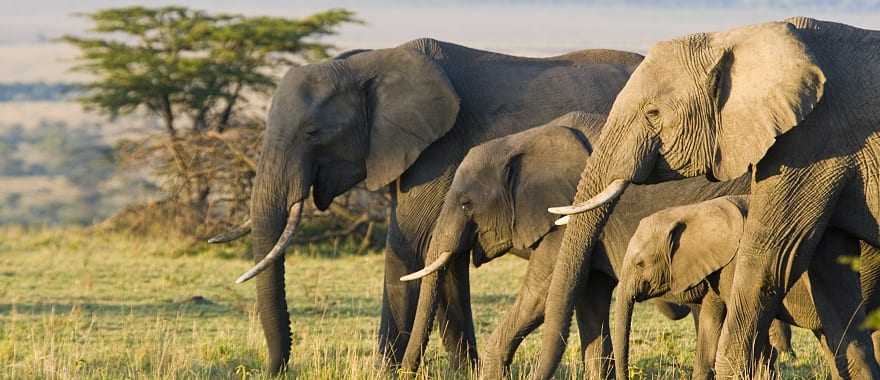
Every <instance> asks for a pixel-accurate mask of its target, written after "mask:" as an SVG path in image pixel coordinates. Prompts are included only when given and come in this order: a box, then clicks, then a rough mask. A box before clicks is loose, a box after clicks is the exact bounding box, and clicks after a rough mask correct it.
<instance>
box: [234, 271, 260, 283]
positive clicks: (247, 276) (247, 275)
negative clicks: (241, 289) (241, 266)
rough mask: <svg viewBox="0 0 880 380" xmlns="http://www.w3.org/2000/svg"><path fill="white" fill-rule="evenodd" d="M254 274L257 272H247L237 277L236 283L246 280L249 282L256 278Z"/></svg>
mask: <svg viewBox="0 0 880 380" xmlns="http://www.w3.org/2000/svg"><path fill="white" fill-rule="evenodd" d="M254 276H256V274H252V273H245V274H243V275H241V276H240V277H238V278H237V279H235V283H236V284H244V283H245V282H248V280H250V279H252V278H254Z"/></svg>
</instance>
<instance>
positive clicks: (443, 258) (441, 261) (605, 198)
mask: <svg viewBox="0 0 880 380" xmlns="http://www.w3.org/2000/svg"><path fill="white" fill-rule="evenodd" d="M628 185H629V181H624V180H622V179H615V180H614V181H611V183H610V184H608V187H606V188H605V190H602V192H601V193H599V194H596V196H595V197H593V198H591V199H590V200H588V201H586V202H582V203H578V204H576V205H571V206H563V207H551V208H549V209H547V211H550V212H551V213H553V214H561V215H565V216H563V217H561V218H559V219H557V220H556V222H555V224H556V225H557V226H562V225H565V224H568V221H569V220H570V218H571V215H572V214H580V213H582V212H585V211H589V210H592V209H594V208H596V207H599V206H601V205H603V204H605V203H608V202H610V201H613V200H614V199H616V198H617V197H619V196H620V194H622V193H623V191H624V190H626V187H627V186H628ZM451 257H452V252H448V251H447V252H443V253H441V254H440V257H438V258H437V260H434V262H432V263H431V264H428V266H426V267H424V268H422V269H421V270H420V271H418V272H413V273H410V274H408V275H406V276H403V277H401V278H400V281H412V280H418V279H420V278H422V277H425V276H427V275H429V274H431V273H434V272H436V271H437V270H439V269H440V268H443V267H444V266H445V265H446V263H447V262H448V261H449V258H451Z"/></svg>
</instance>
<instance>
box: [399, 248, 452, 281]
mask: <svg viewBox="0 0 880 380" xmlns="http://www.w3.org/2000/svg"><path fill="white" fill-rule="evenodd" d="M450 257H452V252H449V251H446V252H443V253H441V254H440V257H438V258H437V260H434V262H433V263H431V264H428V266H426V267H424V268H422V270H420V271H418V272H413V273H410V274H408V275H406V276H403V277H401V278H400V281H412V280H418V279H420V278H422V277H425V276H427V275H429V274H431V273H434V272H436V271H437V270H439V269H440V268H442V267H443V266H445V265H446V262H448V261H449V258H450Z"/></svg>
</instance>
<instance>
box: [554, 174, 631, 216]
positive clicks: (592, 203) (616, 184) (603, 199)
mask: <svg viewBox="0 0 880 380" xmlns="http://www.w3.org/2000/svg"><path fill="white" fill-rule="evenodd" d="M628 185H629V181H624V180H622V179H615V180H614V181H611V183H610V184H608V187H606V188H605V190H602V192H601V193H599V194H596V196H595V197H593V198H591V199H590V200H588V201H586V202H581V203H578V204H576V205H571V206H562V207H551V208H548V209H547V211H550V213H551V214H559V215H571V214H580V213H582V212H584V211H589V210H592V209H594V208H596V207H599V206H601V205H603V204H605V203H608V202H610V201H612V200H614V199H615V198H617V197H619V196H620V194H621V193H623V191H624V190H626V187H627V186H628Z"/></svg>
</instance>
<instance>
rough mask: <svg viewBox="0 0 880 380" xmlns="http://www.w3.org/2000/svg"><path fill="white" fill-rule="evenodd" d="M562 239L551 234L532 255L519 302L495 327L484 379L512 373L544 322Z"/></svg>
mask: <svg viewBox="0 0 880 380" xmlns="http://www.w3.org/2000/svg"><path fill="white" fill-rule="evenodd" d="M559 235H561V234H560V233H559V232H558V231H557V232H551V233H550V234H548V235H547V236H545V237H544V239H543V240H542V241H541V244H540V245H538V247H537V248H536V249H535V251H534V252H533V253H532V254H531V259H529V267H528V270H527V271H526V275H525V278H523V282H522V286H521V287H520V290H519V294H517V296H516V301H515V302H514V304H513V305H512V306H511V307H510V308H509V309H508V310H507V313H505V314H504V317H503V318H502V319H501V321H500V322H499V323H498V325H497V326H495V330H493V331H492V335H491V336H490V337H489V341H488V342H487V345H486V350H485V352H484V353H483V360H482V362H481V363H480V367H481V370H480V372H481V373H480V375H481V378H486V379H499V378H503V377H504V376H506V375H507V373H508V368H509V367H510V363H511V362H512V361H513V357H514V355H515V354H516V350H517V348H518V347H519V345H520V343H522V341H523V339H525V337H526V336H527V335H528V334H529V333H530V332H532V331H533V330H534V329H535V328H537V327H538V326H539V325H540V324H541V321H543V319H544V301H545V300H546V298H547V288H548V286H549V283H550V273H551V271H552V270H553V264H554V263H555V262H556V251H557V250H558V248H559V240H560V236H559Z"/></svg>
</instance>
